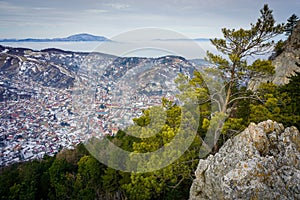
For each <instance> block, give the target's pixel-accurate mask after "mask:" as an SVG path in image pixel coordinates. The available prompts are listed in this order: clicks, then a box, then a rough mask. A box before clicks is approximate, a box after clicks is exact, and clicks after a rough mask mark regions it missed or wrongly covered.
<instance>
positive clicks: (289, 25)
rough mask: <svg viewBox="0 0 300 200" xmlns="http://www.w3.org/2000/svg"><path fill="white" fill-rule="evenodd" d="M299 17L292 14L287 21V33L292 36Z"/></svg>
mask: <svg viewBox="0 0 300 200" xmlns="http://www.w3.org/2000/svg"><path fill="white" fill-rule="evenodd" d="M298 20H299V18H298V17H297V15H295V14H292V15H291V16H290V18H288V20H287V23H286V25H285V29H284V31H285V35H287V36H290V35H291V34H292V32H293V30H294V28H295V26H296V24H297V22H298Z"/></svg>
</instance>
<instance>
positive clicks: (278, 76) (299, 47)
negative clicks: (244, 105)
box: [249, 21, 300, 90]
mask: <svg viewBox="0 0 300 200" xmlns="http://www.w3.org/2000/svg"><path fill="white" fill-rule="evenodd" d="M272 63H273V65H274V67H275V74H274V75H273V76H270V77H268V78H256V79H252V80H251V81H250V83H249V89H251V90H255V89H256V88H257V87H258V86H259V84H260V83H261V82H267V81H270V82H273V83H275V84H277V85H284V84H287V83H288V82H289V78H288V77H290V76H292V75H294V72H295V71H300V69H299V67H297V65H296V63H300V21H298V23H297V25H296V27H295V28H294V30H293V33H292V34H291V35H290V37H289V38H288V39H287V41H286V42H285V44H284V46H283V52H282V53H280V54H279V55H278V56H275V58H272Z"/></svg>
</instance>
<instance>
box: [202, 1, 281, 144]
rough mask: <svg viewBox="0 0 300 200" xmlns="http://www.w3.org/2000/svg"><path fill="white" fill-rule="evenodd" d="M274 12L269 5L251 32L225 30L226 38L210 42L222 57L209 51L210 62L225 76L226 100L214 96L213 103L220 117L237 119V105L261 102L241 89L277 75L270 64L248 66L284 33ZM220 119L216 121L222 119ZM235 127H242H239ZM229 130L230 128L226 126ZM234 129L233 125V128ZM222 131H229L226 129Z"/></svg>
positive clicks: (262, 61)
mask: <svg viewBox="0 0 300 200" xmlns="http://www.w3.org/2000/svg"><path fill="white" fill-rule="evenodd" d="M272 12H273V11H272V10H270V9H269V7H268V5H264V7H263V8H262V9H261V10H260V14H261V15H260V17H259V18H258V20H257V22H256V23H255V24H252V23H251V24H250V29H242V28H240V29H238V30H236V29H227V28H223V29H222V33H223V37H224V38H223V39H217V38H215V39H211V43H212V44H213V45H214V46H215V47H216V49H217V50H218V51H219V52H220V53H221V54H222V55H219V54H218V55H216V54H213V53H211V52H207V59H208V60H209V61H210V62H211V63H213V64H215V65H216V66H217V71H218V72H219V73H220V76H222V78H223V80H224V85H225V86H224V87H225V88H226V93H225V95H224V98H220V96H221V95H217V98H218V99H216V98H215V97H214V96H212V101H217V102H218V103H219V105H221V107H220V109H219V114H218V118H219V117H220V116H227V117H235V116H234V114H235V110H236V109H237V106H238V105H239V103H238V102H239V101H241V100H243V99H247V98H248V99H258V98H257V96H256V95H254V94H249V92H247V91H246V90H244V89H241V88H247V84H248V81H249V79H250V78H252V77H257V76H259V77H263V76H265V75H269V74H273V73H274V72H275V71H274V67H273V66H272V63H271V61H268V60H261V59H257V60H255V61H254V62H253V63H251V64H249V63H248V58H250V57H251V58H253V56H258V55H263V54H265V53H267V52H269V51H270V50H272V48H273V46H274V41H273V40H272V38H274V37H275V36H277V35H279V34H281V33H282V32H283V28H284V26H283V24H277V25H276V24H275V20H274V18H273V14H272ZM218 118H217V119H216V121H218V120H219V119H218ZM228 120H229V121H230V122H228V121H227V122H228V123H229V124H232V122H234V123H240V122H241V120H240V119H228ZM210 121H211V120H210ZM215 124H218V123H215ZM225 125H226V124H225ZM217 126H218V125H217ZM235 126H238V127H240V125H238V124H236V125H235ZM227 128H230V126H226V127H225V129H227ZM232 128H234V126H233V127H232V126H231V128H230V129H232ZM215 131H216V133H215V134H216V135H218V134H219V132H221V130H220V129H219V128H216V129H215ZM223 132H226V130H224V129H223ZM216 138H217V137H216ZM214 142H215V143H216V142H217V141H214Z"/></svg>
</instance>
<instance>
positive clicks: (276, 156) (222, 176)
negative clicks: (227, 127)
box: [190, 120, 300, 200]
mask: <svg viewBox="0 0 300 200" xmlns="http://www.w3.org/2000/svg"><path fill="white" fill-rule="evenodd" d="M299 151H300V134H299V131H298V130H297V128H295V127H289V128H286V129H284V127H283V125H282V124H279V123H277V122H273V121H271V120H268V121H265V122H261V123H259V124H257V125H256V124H254V123H251V124H250V125H249V127H248V128H246V129H245V130H244V131H243V132H242V133H241V134H239V135H237V136H236V137H234V138H232V139H230V140H228V141H227V142H226V143H225V144H224V146H223V147H222V148H221V149H220V150H219V152H218V153H216V154H215V155H214V156H213V155H210V156H209V157H208V158H207V159H205V160H200V161H199V165H198V168H197V170H196V172H195V174H196V179H195V180H194V182H193V185H192V187H191V190H190V200H196V199H300V152H299Z"/></svg>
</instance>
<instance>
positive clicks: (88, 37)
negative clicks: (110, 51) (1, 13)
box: [0, 33, 110, 42]
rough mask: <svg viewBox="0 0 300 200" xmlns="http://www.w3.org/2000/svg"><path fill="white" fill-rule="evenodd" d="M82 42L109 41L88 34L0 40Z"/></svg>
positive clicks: (4, 40) (3, 40)
mask: <svg viewBox="0 0 300 200" xmlns="http://www.w3.org/2000/svg"><path fill="white" fill-rule="evenodd" d="M84 41H86V42H87V41H110V40H109V39H108V38H106V37H104V36H96V35H92V34H88V33H79V34H74V35H70V36H68V37H63V38H41V39H38V38H25V39H0V42H84Z"/></svg>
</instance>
